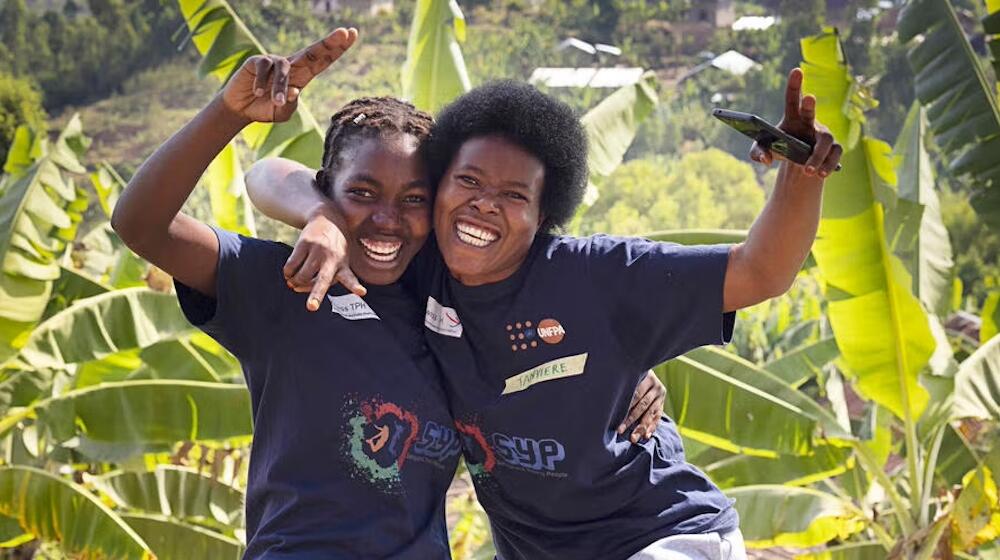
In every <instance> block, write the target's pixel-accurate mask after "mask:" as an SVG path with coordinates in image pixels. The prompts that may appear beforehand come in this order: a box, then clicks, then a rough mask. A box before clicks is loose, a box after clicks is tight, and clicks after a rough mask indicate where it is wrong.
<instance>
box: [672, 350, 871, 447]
mask: <svg viewBox="0 0 1000 560" xmlns="http://www.w3.org/2000/svg"><path fill="white" fill-rule="evenodd" d="M654 371H655V372H656V374H657V376H658V377H659V378H660V379H661V380H662V381H663V383H664V384H665V385H666V386H667V403H666V407H667V409H668V413H669V414H670V416H671V417H672V418H673V419H674V420H675V421H676V422H677V426H678V428H679V430H680V432H681V433H682V434H683V435H684V436H685V437H688V438H690V439H693V440H697V441H700V442H702V443H705V444H708V445H711V446H713V447H717V448H719V449H723V450H725V451H729V452H731V453H744V454H747V455H753V456H757V457H772V458H775V457H778V456H779V455H782V454H785V455H810V454H811V453H812V452H813V448H814V447H815V446H816V445H817V443H818V442H820V441H821V440H823V439H824V438H836V439H843V440H849V439H851V438H852V437H853V436H851V434H850V432H849V431H846V430H844V428H843V427H841V426H840V425H839V424H838V423H837V421H836V419H834V418H833V417H832V415H830V414H829V412H827V411H825V410H824V409H823V408H822V407H820V406H819V405H818V404H816V403H815V402H814V401H812V400H811V399H810V398H809V397H807V396H805V395H804V394H802V393H799V392H798V391H796V390H795V389H793V388H791V387H789V386H787V385H785V384H784V383H782V382H781V381H780V380H779V379H778V378H776V377H774V376H773V375H771V374H770V373H768V372H767V371H764V370H762V369H760V368H757V367H756V366H754V365H753V364H751V363H750V362H747V361H745V360H742V359H741V358H739V357H737V356H735V355H732V354H729V353H727V352H725V351H722V350H717V349H712V348H701V349H698V350H695V351H693V352H689V353H688V354H686V355H684V356H681V357H679V358H675V359H673V360H671V361H669V362H667V363H665V364H663V365H661V366H659V367H657V368H656V369H655V370H654ZM705 403H713V404H712V405H711V406H707V405H706V404H705ZM720 407H722V409H721V410H720Z"/></svg>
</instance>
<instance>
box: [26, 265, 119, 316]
mask: <svg viewBox="0 0 1000 560" xmlns="http://www.w3.org/2000/svg"><path fill="white" fill-rule="evenodd" d="M108 290H109V288H108V287H107V286H104V285H103V284H101V283H100V282H96V281H94V280H93V279H92V278H90V277H88V276H87V275H85V274H82V273H80V272H79V271H77V270H74V269H72V268H66V267H65V266H61V267H59V279H58V280H56V281H55V283H54V284H53V286H52V296H51V298H50V299H49V304H48V306H46V308H45V313H43V314H42V320H43V321H44V320H45V319H48V318H49V317H52V316H53V315H55V314H56V313H58V312H60V311H62V310H63V309H66V308H67V307H69V306H70V304H72V303H73V302H75V301H77V300H81V299H85V298H89V297H93V296H96V295H99V294H103V293H105V292H107V291H108Z"/></svg>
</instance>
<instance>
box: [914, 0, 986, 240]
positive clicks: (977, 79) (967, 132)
mask: <svg viewBox="0 0 1000 560" xmlns="http://www.w3.org/2000/svg"><path fill="white" fill-rule="evenodd" d="M988 6H989V7H990V12H992V13H991V15H990V16H989V17H987V19H986V20H985V21H984V23H985V24H986V25H987V26H988V27H989V29H990V30H991V31H990V32H992V33H996V32H997V31H996V29H997V26H998V24H997V21H998V16H997V5H996V3H995V0H990V4H988ZM897 28H898V30H899V39H900V40H901V41H902V42H903V43H904V44H907V43H908V44H910V48H909V52H908V57H909V60H910V65H911V66H912V67H913V71H914V86H915V88H916V94H917V98H918V99H919V100H920V103H921V104H922V105H923V106H924V108H925V109H926V110H927V118H928V120H929V121H930V128H931V130H932V131H933V132H934V136H935V139H936V141H937V144H938V145H939V146H940V148H941V151H942V154H943V155H944V156H945V157H946V158H947V161H948V162H949V163H948V166H947V167H948V169H949V171H950V172H951V173H952V174H954V175H955V176H968V178H969V179H970V181H971V182H972V184H973V185H974V188H975V194H974V196H973V199H972V205H973V207H974V208H975V209H976V211H977V212H978V213H979V215H980V216H981V217H982V219H983V220H984V221H986V222H987V223H989V224H992V225H993V226H994V227H998V226H1000V104H998V100H997V89H996V84H991V83H990V82H989V79H988V78H987V75H986V73H985V71H984V68H983V66H982V65H981V63H980V61H979V58H978V56H977V55H976V53H975V51H974V50H973V49H972V45H970V43H969V40H968V39H967V38H966V36H965V31H964V30H963V29H962V26H961V24H960V23H959V20H958V17H957V16H956V14H955V9H954V8H953V7H952V5H951V3H950V2H949V1H948V0H910V1H909V2H908V3H907V4H906V5H905V6H904V7H903V10H902V11H901V13H900V15H899V20H898V27H897ZM991 48H992V50H993V52H994V53H995V52H996V50H997V47H996V41H995V40H994V41H991ZM996 60H997V59H996V57H994V61H996Z"/></svg>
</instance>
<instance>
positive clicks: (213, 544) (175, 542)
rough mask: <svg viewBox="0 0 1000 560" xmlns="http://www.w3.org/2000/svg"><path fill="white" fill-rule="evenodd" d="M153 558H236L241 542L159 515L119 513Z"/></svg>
mask: <svg viewBox="0 0 1000 560" xmlns="http://www.w3.org/2000/svg"><path fill="white" fill-rule="evenodd" d="M121 517H122V519H123V520H124V521H125V522H126V523H128V525H129V527H131V528H132V529H133V530H134V531H135V532H136V533H138V534H139V536H141V537H142V539H143V540H144V541H145V542H146V543H148V545H149V548H150V550H152V551H153V553H154V554H156V559H157V560H216V559H218V560H239V559H240V558H241V557H242V556H243V548H244V547H243V545H242V544H240V542H239V541H238V540H236V539H234V538H231V537H227V536H225V535H221V534H219V533H216V532H214V531H210V530H208V529H205V528H203V527H198V526H196V525H189V524H186V523H182V522H180V521H177V520H176V519H170V518H168V517H165V516H162V515H148V514H141V515H140V514H134V513H127V514H122V516H121Z"/></svg>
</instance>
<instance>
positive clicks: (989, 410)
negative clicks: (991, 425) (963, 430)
mask: <svg viewBox="0 0 1000 560" xmlns="http://www.w3.org/2000/svg"><path fill="white" fill-rule="evenodd" d="M952 416H953V418H980V419H984V420H992V421H994V422H998V421H1000V335H997V336H994V337H993V338H991V339H990V340H988V341H987V342H986V344H983V345H982V346H980V347H979V349H978V350H976V351H975V352H974V353H973V354H972V355H971V356H969V357H968V358H966V359H965V361H963V362H962V363H961V365H960V366H959V368H958V373H957V374H955V401H954V406H953V409H952Z"/></svg>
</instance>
